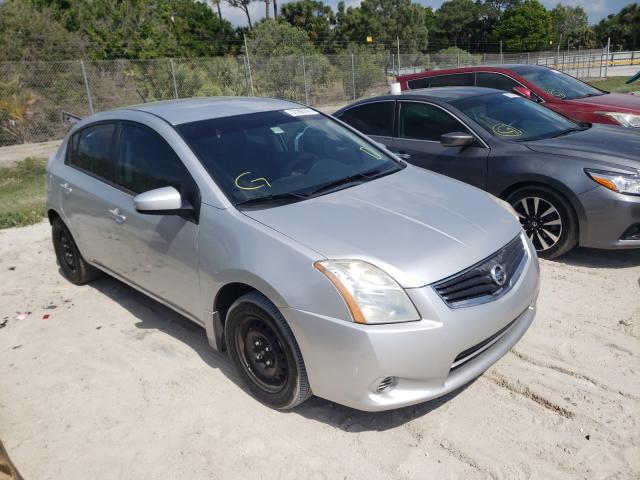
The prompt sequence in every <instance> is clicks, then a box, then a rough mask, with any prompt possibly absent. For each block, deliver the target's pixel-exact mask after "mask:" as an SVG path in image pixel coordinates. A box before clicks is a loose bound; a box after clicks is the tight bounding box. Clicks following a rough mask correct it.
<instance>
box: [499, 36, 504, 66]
mask: <svg viewBox="0 0 640 480" xmlns="http://www.w3.org/2000/svg"><path fill="white" fill-rule="evenodd" d="M500 63H504V55H503V54H502V40H500Z"/></svg>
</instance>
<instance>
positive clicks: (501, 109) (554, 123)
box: [451, 93, 585, 141]
mask: <svg viewBox="0 0 640 480" xmlns="http://www.w3.org/2000/svg"><path fill="white" fill-rule="evenodd" d="M451 104H452V105H453V106H454V107H456V108H457V109H458V110H460V111H462V112H463V113H464V114H465V115H467V116H468V117H470V118H472V119H473V120H475V121H476V122H477V123H479V124H480V125H481V126H482V127H484V128H485V129H486V130H487V131H488V132H489V133H491V134H492V135H493V136H494V137H499V138H502V139H504V140H517V141H525V140H539V139H542V138H551V137H557V136H558V135H561V134H563V133H566V132H570V131H573V130H576V129H582V128H585V127H581V126H580V125H578V124H577V123H574V122H572V121H571V120H568V119H567V118H565V117H563V116H561V115H558V114H557V113H555V112H552V111H551V110H549V109H548V108H545V107H542V106H540V105H538V104H537V103H535V102H532V101H531V100H527V99H525V98H522V97H521V96H519V95H516V94H513V93H494V94H489V95H481V96H477V97H469V98H465V99H462V100H458V101H455V102H452V103H451Z"/></svg>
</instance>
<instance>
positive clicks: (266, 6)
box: [264, 0, 271, 20]
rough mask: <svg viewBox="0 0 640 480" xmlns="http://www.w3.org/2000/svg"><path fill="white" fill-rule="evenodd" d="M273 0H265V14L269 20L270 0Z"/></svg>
mask: <svg viewBox="0 0 640 480" xmlns="http://www.w3.org/2000/svg"><path fill="white" fill-rule="evenodd" d="M270 1H271V0H264V15H265V18H266V19H267V20H269V2H270Z"/></svg>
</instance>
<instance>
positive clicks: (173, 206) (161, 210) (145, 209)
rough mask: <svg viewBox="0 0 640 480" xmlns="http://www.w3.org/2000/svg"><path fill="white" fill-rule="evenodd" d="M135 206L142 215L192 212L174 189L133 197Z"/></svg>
mask: <svg viewBox="0 0 640 480" xmlns="http://www.w3.org/2000/svg"><path fill="white" fill-rule="evenodd" d="M133 205H134V207H135V208H136V210H137V211H138V212H140V213H146V214H148V215H179V214H183V213H186V212H188V211H192V210H193V208H191V207H190V206H189V207H187V208H185V207H184V205H183V202H182V197H181V196H180V193H179V192H178V191H177V190H176V189H175V188H173V187H162V188H156V189H155V190H149V191H148V192H144V193H141V194H139V195H136V196H135V197H133Z"/></svg>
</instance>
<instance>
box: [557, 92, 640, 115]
mask: <svg viewBox="0 0 640 480" xmlns="http://www.w3.org/2000/svg"><path fill="white" fill-rule="evenodd" d="M565 102H567V103H570V104H571V105H574V106H576V107H578V108H579V109H580V110H583V111H592V110H593V109H594V107H596V108H598V109H601V110H602V111H607V112H625V113H637V114H640V96H637V95H629V94H628V93H607V94H606V95H598V96H596V97H587V98H577V99H575V100H565Z"/></svg>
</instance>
